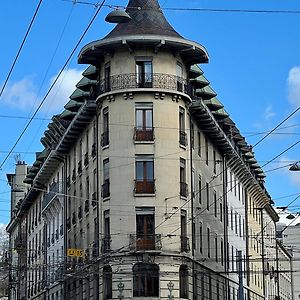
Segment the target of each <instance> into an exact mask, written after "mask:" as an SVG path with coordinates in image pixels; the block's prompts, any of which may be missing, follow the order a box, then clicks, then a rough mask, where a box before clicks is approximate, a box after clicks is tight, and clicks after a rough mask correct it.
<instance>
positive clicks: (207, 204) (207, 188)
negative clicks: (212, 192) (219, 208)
mask: <svg viewBox="0 0 300 300" xmlns="http://www.w3.org/2000/svg"><path fill="white" fill-rule="evenodd" d="M209 206H210V204H209V183H208V182H206V209H207V210H209Z"/></svg>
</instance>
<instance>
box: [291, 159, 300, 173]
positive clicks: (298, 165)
mask: <svg viewBox="0 0 300 300" xmlns="http://www.w3.org/2000/svg"><path fill="white" fill-rule="evenodd" d="M289 170H290V171H300V161H297V162H295V163H294V164H293V165H292V166H291V167H290V168H289Z"/></svg>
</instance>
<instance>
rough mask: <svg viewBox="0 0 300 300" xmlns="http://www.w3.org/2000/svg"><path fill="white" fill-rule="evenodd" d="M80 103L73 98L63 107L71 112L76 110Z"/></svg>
mask: <svg viewBox="0 0 300 300" xmlns="http://www.w3.org/2000/svg"><path fill="white" fill-rule="evenodd" d="M81 105H82V103H80V102H77V101H75V100H70V101H69V102H68V103H67V104H66V105H65V109H67V110H69V111H72V112H76V111H78V109H79V108H80V107H81Z"/></svg>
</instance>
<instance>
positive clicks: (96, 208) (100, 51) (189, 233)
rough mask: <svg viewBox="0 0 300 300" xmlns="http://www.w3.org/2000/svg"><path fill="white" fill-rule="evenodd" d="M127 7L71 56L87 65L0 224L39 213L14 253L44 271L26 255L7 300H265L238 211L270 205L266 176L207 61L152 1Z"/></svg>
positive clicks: (136, 1) (245, 226)
mask: <svg viewBox="0 0 300 300" xmlns="http://www.w3.org/2000/svg"><path fill="white" fill-rule="evenodd" d="M127 12H128V13H129V15H130V16H131V18H132V20H131V21H130V22H128V23H123V24H118V25H117V26H116V27H115V28H114V29H113V30H112V32H110V33H109V34H108V35H107V36H106V37H105V38H103V39H101V40H98V41H95V42H92V43H90V44H88V45H86V46H85V47H84V48H83V49H82V50H81V52H80V54H79V58H78V60H79V63H81V64H87V65H89V66H88V68H87V69H86V70H85V71H84V72H83V78H82V79H81V80H80V81H79V82H78V83H77V85H76V90H75V91H74V93H73V94H72V95H71V96H70V101H69V102H68V103H67V104H66V105H65V110H64V111H63V112H62V113H61V114H59V115H56V116H54V117H53V119H52V122H50V124H49V125H48V129H47V130H46V131H45V133H44V136H43V137H42V139H41V142H42V144H43V146H44V147H45V149H44V151H43V152H41V153H37V159H36V161H35V162H34V163H33V166H32V167H31V168H29V170H28V174H27V175H26V178H25V180H24V182H26V184H29V185H30V188H29V191H28V192H27V193H26V194H25V196H24V198H22V199H20V200H19V202H20V209H19V210H16V211H15V212H14V216H13V217H12V220H11V224H10V225H9V226H10V228H14V226H16V225H17V224H18V222H19V221H18V220H20V219H21V217H22V218H24V220H25V221H26V222H27V223H28V224H32V223H33V224H35V219H34V218H39V222H38V223H37V225H34V226H35V227H34V226H33V229H31V231H30V232H29V231H28V230H27V231H28V234H27V240H28V241H27V246H26V247H27V249H26V251H27V252H24V251H23V252H22V253H31V252H32V253H36V252H37V253H40V254H38V255H40V256H39V257H38V258H39V259H41V260H43V263H42V264H41V263H38V260H37V259H36V258H34V257H33V258H32V257H31V259H30V260H27V261H26V263H25V266H26V268H24V270H28V271H27V274H26V275H27V278H30V281H27V282H25V283H24V286H23V287H24V291H22V296H19V298H17V297H16V298H12V299H80V300H83V299H137V300H138V299H144V298H147V299H199V300H205V299H210V300H211V299H213V300H218V299H228V300H229V299H230V300H235V299H238V295H239V296H240V297H242V298H245V299H247V300H252V299H253V300H254V299H255V300H259V299H264V291H263V288H261V287H260V288H259V289H256V288H255V287H253V286H252V285H251V280H250V276H251V274H250V273H249V272H252V271H251V270H250V267H251V266H250V265H249V262H248V260H247V258H248V256H249V250H248V248H249V238H248V236H249V233H250V232H249V228H248V227H249V224H250V223H251V222H250V221H249V218H248V215H247V214H248V206H249V204H248V203H252V202H249V201H250V200H251V199H252V198H253V199H255V207H258V208H261V209H264V207H265V206H266V205H270V197H269V195H268V194H267V192H266V191H265V188H264V178H265V175H264V174H263V171H262V170H261V168H260V167H259V165H258V164H257V161H256V160H255V158H254V154H253V152H252V149H251V147H250V146H249V145H248V144H247V143H246V141H245V138H244V137H243V136H241V134H240V132H239V130H238V129H237V127H236V126H235V123H234V122H233V121H232V120H231V119H230V117H229V115H228V113H227V112H226V111H225V110H224V107H223V105H222V103H221V102H220V101H219V100H218V99H217V98H216V96H217V95H216V93H215V92H214V90H213V89H212V88H211V87H210V83H209V81H208V80H207V79H206V78H205V77H204V75H203V71H202V70H201V69H200V67H199V66H198V65H199V64H202V63H207V62H208V54H207V52H206V50H205V48H204V47H203V46H202V45H200V44H198V43H195V42H192V41H189V40H186V39H184V38H183V37H182V36H180V34H178V33H177V32H176V31H175V30H174V29H173V28H172V27H171V25H170V24H169V23H168V22H167V20H166V19H165V17H164V15H163V13H162V11H161V9H160V7H159V4H158V1H157V0H147V1H142V0H130V1H129V4H128V8H127ZM253 206H254V204H253ZM34 208H35V209H34ZM37 208H38V209H37ZM37 211H38V216H37ZM34 212H35V213H34ZM250 234H251V233H250ZM40 235H41V236H40ZM39 249H41V250H40V252H39ZM70 249H75V251H76V250H83V251H81V253H84V255H83V256H82V257H79V256H80V255H78V256H72V251H71V252H70ZM238 253H239V258H238ZM27 256H28V255H27ZM238 259H239V261H238ZM238 263H239V264H238ZM41 265H42V266H43V268H42V269H39V272H32V271H33V270H35V269H36V267H39V266H41ZM261 265H262V264H260V266H261ZM255 271H257V270H256V269H255ZM260 271H262V270H260ZM238 273H239V274H240V275H241V274H242V275H243V276H242V277H243V278H241V276H238ZM241 279H242V280H241ZM37 281H39V283H40V284H39V283H38V282H37ZM239 281H240V283H239ZM241 286H242V287H243V288H242V289H241ZM239 287H240V289H239ZM26 291H27V294H26V295H23V294H24V293H26ZM242 294H243V295H242Z"/></svg>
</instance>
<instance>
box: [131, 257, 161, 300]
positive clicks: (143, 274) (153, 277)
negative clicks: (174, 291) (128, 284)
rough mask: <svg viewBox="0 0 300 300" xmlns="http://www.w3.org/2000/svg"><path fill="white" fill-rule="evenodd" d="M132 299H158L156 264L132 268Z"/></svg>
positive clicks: (136, 265)
mask: <svg viewBox="0 0 300 300" xmlns="http://www.w3.org/2000/svg"><path fill="white" fill-rule="evenodd" d="M132 270H133V297H159V268H158V266H157V265H156V264H147V263H137V264H135V265H134V266H133V269H132Z"/></svg>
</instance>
